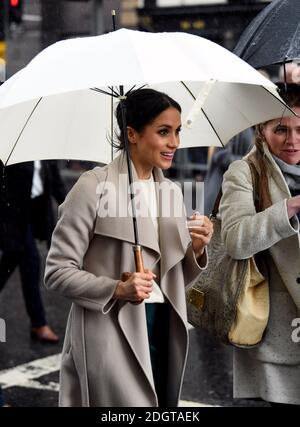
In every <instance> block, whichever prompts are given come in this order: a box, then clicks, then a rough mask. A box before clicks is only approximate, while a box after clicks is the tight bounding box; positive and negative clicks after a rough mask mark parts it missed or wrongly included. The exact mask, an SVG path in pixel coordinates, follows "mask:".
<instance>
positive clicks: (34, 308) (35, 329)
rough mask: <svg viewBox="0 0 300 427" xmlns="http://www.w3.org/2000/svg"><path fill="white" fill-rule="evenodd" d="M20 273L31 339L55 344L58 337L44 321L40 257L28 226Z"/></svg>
mask: <svg viewBox="0 0 300 427" xmlns="http://www.w3.org/2000/svg"><path fill="white" fill-rule="evenodd" d="M20 273H21V282H22V290H23V295H24V300H25V305H26V309H27V313H28V315H29V317H30V320H31V328H32V329H31V335H32V337H33V338H36V339H38V340H40V341H45V342H53V343H54V342H57V341H58V336H57V335H56V334H55V333H54V332H53V331H52V330H51V328H50V327H49V326H48V325H47V321H46V315H45V309H44V306H43V302H42V297H41V292H40V255H39V252H38V249H37V246H36V242H35V239H34V237H33V233H32V229H31V227H30V226H28V229H27V234H26V249H25V251H24V254H23V255H22V257H21V259H20Z"/></svg>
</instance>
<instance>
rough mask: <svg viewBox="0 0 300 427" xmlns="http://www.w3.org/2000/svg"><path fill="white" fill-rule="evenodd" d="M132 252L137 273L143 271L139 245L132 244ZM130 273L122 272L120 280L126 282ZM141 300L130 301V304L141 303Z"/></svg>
mask: <svg viewBox="0 0 300 427" xmlns="http://www.w3.org/2000/svg"><path fill="white" fill-rule="evenodd" d="M132 249H133V253H134V262H135V270H136V272H137V273H144V271H145V268H144V260H143V255H142V247H141V246H140V245H133V247H132ZM131 274H132V273H129V272H124V273H122V277H121V280H122V282H126V281H127V280H128V279H129V278H130V276H131ZM142 302H143V300H141V301H136V302H132V304H141V303H142Z"/></svg>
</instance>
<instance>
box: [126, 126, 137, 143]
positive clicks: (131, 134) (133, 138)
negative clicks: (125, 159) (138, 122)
mask: <svg viewBox="0 0 300 427" xmlns="http://www.w3.org/2000/svg"><path fill="white" fill-rule="evenodd" d="M127 138H128V142H130V143H131V144H136V131H135V130H134V129H133V128H132V127H131V126H127Z"/></svg>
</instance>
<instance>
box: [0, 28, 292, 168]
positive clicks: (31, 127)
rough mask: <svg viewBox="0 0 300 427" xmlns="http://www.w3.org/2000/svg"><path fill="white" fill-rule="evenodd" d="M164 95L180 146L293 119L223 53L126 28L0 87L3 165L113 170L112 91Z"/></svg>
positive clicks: (183, 37) (51, 52)
mask: <svg viewBox="0 0 300 427" xmlns="http://www.w3.org/2000/svg"><path fill="white" fill-rule="evenodd" d="M119 85H125V91H126V90H127V89H129V88H130V87H131V86H132V85H137V87H140V86H142V85H148V86H151V87H153V88H156V89H158V90H162V91H165V92H166V93H168V94H169V95H170V96H172V97H173V98H174V99H175V100H177V101H178V102H179V103H180V104H181V105H182V108H183V115H182V116H183V128H184V129H183V132H182V136H181V141H182V143H181V147H196V146H197V147H198V146H209V145H217V146H220V145H222V144H225V143H226V142H227V141H228V140H229V139H231V138H232V137H233V136H234V135H235V134H237V133H239V132H241V131H242V130H244V129H246V128H248V127H250V126H252V125H254V124H256V123H258V122H262V121H265V120H269V119H272V118H275V117H279V116H282V115H286V114H291V113H290V111H289V110H287V109H286V107H285V104H283V101H282V100H281V98H280V97H279V95H278V93H277V90H276V86H275V85H274V84H273V83H271V82H270V81H269V80H268V79H266V78H265V77H263V76H262V75H261V74H260V73H258V72H257V71H255V70H254V69H253V68H251V67H250V66H249V65H248V64H246V63H245V62H243V61H242V60H240V59H239V58H238V57H236V56H235V55H233V54H232V53H230V52H229V51H227V50H226V49H224V48H222V47H220V46H218V45H217V44H215V43H213V42H210V41H208V40H206V39H204V38H201V37H198V36H194V35H191V34H186V33H144V32H140V31H133V30H125V29H121V30H118V31H115V32H112V33H109V34H105V35H101V36H96V37H86V38H77V39H70V40H64V41H61V42H58V43H55V44H54V45H52V46H50V47H48V48H46V49H45V50H43V51H42V52H41V53H40V54H38V55H37V56H36V57H35V58H34V59H33V60H32V61H31V62H30V63H29V64H28V65H27V66H26V67H25V68H24V69H23V70H21V71H20V72H18V73H17V74H15V75H14V76H13V77H11V78H10V79H9V80H8V81H7V82H5V83H4V84H3V85H2V86H1V88H0V133H1V141H0V158H1V160H2V161H3V163H4V164H13V163H18V162H22V161H29V160H38V159H40V160H42V159H79V160H92V161H99V162H103V163H107V162H109V161H110V160H111V147H110V145H109V143H108V142H107V136H108V135H110V134H111V120H112V113H111V99H110V96H108V95H104V94H103V93H101V92H99V91H96V90H92V89H95V88H98V89H100V90H104V91H107V92H110V90H111V89H109V87H114V88H115V90H116V91H118V90H119V89H118V86H119Z"/></svg>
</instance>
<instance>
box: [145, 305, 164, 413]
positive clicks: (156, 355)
mask: <svg viewBox="0 0 300 427" xmlns="http://www.w3.org/2000/svg"><path fill="white" fill-rule="evenodd" d="M145 308H146V319H147V328H148V340H149V347H150V356H151V365H152V372H153V378H154V384H155V390H156V394H157V398H158V405H159V406H160V407H166V406H167V387H168V347H169V346H168V341H169V305H168V304H167V303H163V304H160V303H148V304H145Z"/></svg>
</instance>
